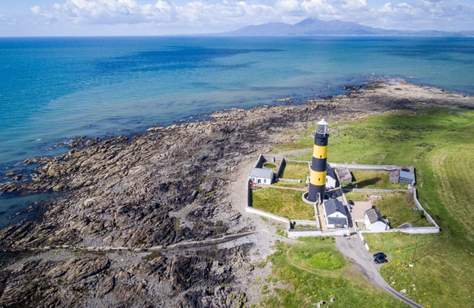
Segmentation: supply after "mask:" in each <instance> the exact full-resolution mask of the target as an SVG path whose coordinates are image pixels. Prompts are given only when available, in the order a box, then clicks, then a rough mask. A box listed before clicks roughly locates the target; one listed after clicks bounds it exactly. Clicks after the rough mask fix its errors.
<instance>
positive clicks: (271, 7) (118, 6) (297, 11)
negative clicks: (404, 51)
mask: <svg viewBox="0 0 474 308" xmlns="http://www.w3.org/2000/svg"><path fill="white" fill-rule="evenodd" d="M37 1H38V3H39V1H40V0H37ZM57 1H59V2H58V3H55V4H53V5H50V6H47V7H46V6H45V7H40V6H39V5H34V6H32V7H31V12H32V13H33V14H34V15H36V16H41V17H43V18H46V19H47V20H49V21H53V20H59V21H63V22H71V21H72V22H73V23H76V24H94V25H97V24H108V25H115V24H117V25H118V24H122V25H128V24H130V25H132V24H135V25H137V24H151V25H156V24H160V25H167V26H170V27H173V26H176V27H179V28H182V29H186V28H187V29H190V30H191V31H193V30H194V29H195V28H196V27H201V28H202V29H209V30H211V32H212V31H220V30H222V29H232V28H237V27H240V26H244V25H249V24H259V23H265V22H274V21H298V20H301V19H303V18H305V17H318V18H321V19H326V20H328V19H342V20H346V21H355V22H362V23H368V25H371V26H384V27H393V28H407V27H410V26H411V27H412V28H416V29H418V27H419V26H421V27H425V28H426V27H430V26H431V27H432V28H433V26H437V25H438V23H439V22H440V21H446V20H451V19H454V18H457V19H458V20H465V23H469V21H468V15H469V14H471V15H472V14H474V8H473V6H472V5H466V2H465V0H449V1H448V0H403V1H400V0H387V2H386V3H383V4H374V3H373V2H371V1H368V0H57ZM466 16H467V17H466ZM471 17H472V16H471ZM463 18H464V19H463ZM470 23H471V24H472V23H473V22H472V21H471V22H470Z"/></svg>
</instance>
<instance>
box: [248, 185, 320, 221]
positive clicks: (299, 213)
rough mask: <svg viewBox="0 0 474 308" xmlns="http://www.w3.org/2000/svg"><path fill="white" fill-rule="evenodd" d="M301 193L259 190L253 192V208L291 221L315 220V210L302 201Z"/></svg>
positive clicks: (284, 190)
mask: <svg viewBox="0 0 474 308" xmlns="http://www.w3.org/2000/svg"><path fill="white" fill-rule="evenodd" d="M301 194H302V192H300V191H295V190H290V189H277V188H258V189H255V190H253V191H252V206H253V207H254V208H256V209H260V210H263V211H266V212H269V213H273V214H275V215H278V216H282V217H287V218H289V219H311V220H312V219H315V216H314V209H313V207H312V206H311V205H309V204H306V203H304V202H303V200H301Z"/></svg>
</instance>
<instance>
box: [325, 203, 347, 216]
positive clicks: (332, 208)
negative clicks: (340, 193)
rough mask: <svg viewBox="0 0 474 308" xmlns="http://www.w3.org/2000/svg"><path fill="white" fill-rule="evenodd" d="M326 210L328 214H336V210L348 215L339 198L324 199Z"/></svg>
mask: <svg viewBox="0 0 474 308" xmlns="http://www.w3.org/2000/svg"><path fill="white" fill-rule="evenodd" d="M324 211H325V212H326V216H329V215H331V214H334V213H336V212H339V213H342V214H344V216H346V209H345V208H344V205H342V202H341V201H339V200H337V199H329V200H326V201H324Z"/></svg>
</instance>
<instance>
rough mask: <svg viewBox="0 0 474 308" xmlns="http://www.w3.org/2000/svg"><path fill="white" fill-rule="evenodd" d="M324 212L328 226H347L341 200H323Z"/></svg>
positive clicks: (332, 227) (345, 213)
mask: <svg viewBox="0 0 474 308" xmlns="http://www.w3.org/2000/svg"><path fill="white" fill-rule="evenodd" d="M324 212H325V215H324V216H325V218H326V225H327V227H328V228H331V229H334V228H347V226H348V219H347V212H346V209H345V207H344V205H343V204H342V202H341V201H339V200H337V199H329V200H325V201H324Z"/></svg>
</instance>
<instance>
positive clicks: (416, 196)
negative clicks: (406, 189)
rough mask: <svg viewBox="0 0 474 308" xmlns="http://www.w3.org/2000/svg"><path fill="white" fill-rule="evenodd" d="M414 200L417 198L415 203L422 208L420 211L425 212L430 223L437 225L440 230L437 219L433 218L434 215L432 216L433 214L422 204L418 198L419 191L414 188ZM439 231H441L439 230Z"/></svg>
mask: <svg viewBox="0 0 474 308" xmlns="http://www.w3.org/2000/svg"><path fill="white" fill-rule="evenodd" d="M413 200H415V205H416V207H417V208H418V209H419V210H420V211H423V213H424V214H425V217H426V220H428V222H429V223H430V224H432V225H433V226H435V227H436V228H438V230H439V229H440V228H439V225H438V224H437V223H436V221H435V220H434V219H433V217H431V215H430V214H429V213H428V212H427V211H426V210H425V209H424V208H423V206H421V203H420V201H419V200H418V193H417V191H416V189H413ZM438 232H439V231H438Z"/></svg>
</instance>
